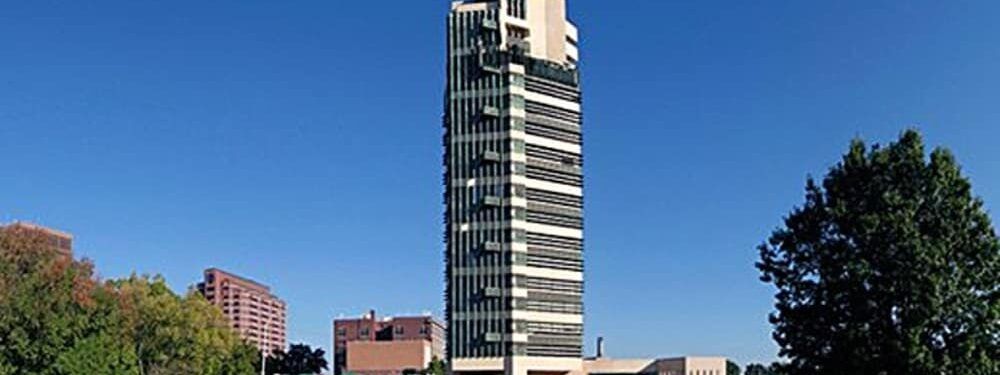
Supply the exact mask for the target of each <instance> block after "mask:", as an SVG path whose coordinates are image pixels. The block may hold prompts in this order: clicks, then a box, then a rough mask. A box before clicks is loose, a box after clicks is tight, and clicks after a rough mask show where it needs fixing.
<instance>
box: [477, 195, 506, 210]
mask: <svg viewBox="0 0 1000 375" xmlns="http://www.w3.org/2000/svg"><path fill="white" fill-rule="evenodd" d="M502 204H503V200H502V199H500V197H497V196H493V195H487V196H484V197H482V198H480V200H479V208H481V209H485V208H496V207H500V205H502Z"/></svg>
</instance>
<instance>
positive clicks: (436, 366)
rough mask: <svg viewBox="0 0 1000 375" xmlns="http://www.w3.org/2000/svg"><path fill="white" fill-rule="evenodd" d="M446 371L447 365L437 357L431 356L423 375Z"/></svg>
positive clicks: (441, 374) (438, 373)
mask: <svg viewBox="0 0 1000 375" xmlns="http://www.w3.org/2000/svg"><path fill="white" fill-rule="evenodd" d="M447 372H448V367H447V366H446V365H445V363H444V361H443V360H441V358H438V357H434V358H432V359H431V362H430V363H428V364H427V369H425V370H424V374H425V375H445V374H446V373H447Z"/></svg>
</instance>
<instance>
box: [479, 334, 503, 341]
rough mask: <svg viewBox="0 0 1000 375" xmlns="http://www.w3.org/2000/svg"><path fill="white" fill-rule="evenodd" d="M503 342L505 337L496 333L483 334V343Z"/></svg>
mask: <svg viewBox="0 0 1000 375" xmlns="http://www.w3.org/2000/svg"><path fill="white" fill-rule="evenodd" d="M501 340H503V335H501V334H499V333H496V332H487V333H485V334H483V342H488V343H496V342H500V341H501Z"/></svg>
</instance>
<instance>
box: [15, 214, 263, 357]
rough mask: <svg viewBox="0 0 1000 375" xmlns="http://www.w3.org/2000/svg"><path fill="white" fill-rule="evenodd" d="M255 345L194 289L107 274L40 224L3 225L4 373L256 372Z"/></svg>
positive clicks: (153, 280) (148, 279) (159, 279)
mask: <svg viewBox="0 0 1000 375" xmlns="http://www.w3.org/2000/svg"><path fill="white" fill-rule="evenodd" d="M255 353H256V350H254V349H253V348H252V347H250V346H249V345H247V344H246V343H244V342H243V341H242V340H241V339H239V337H238V336H237V335H236V333H235V332H233V330H232V329H230V328H229V325H228V323H227V322H226V320H225V318H224V317H223V316H222V313H221V311H219V310H218V308H216V307H214V306H212V305H210V304H209V303H208V302H207V301H205V300H204V298H202V297H201V296H200V295H198V294H196V293H189V294H188V295H187V296H184V297H180V296H178V295H176V294H174V293H173V292H171V291H170V289H169V288H168V287H167V285H166V283H165V282H164V281H163V280H162V279H161V278H154V279H150V278H146V277H137V276H133V277H131V278H128V279H125V280H120V281H109V282H104V283H102V282H99V281H98V280H97V278H96V277H95V276H94V272H93V267H92V266H91V264H90V263H89V262H81V261H75V260H73V259H71V258H69V257H66V256H61V255H58V254H56V253H55V252H54V251H52V249H51V247H50V246H49V245H48V244H47V242H46V239H45V238H44V237H43V236H42V235H41V234H40V233H38V232H36V231H32V230H27V229H22V228H17V227H8V228H3V229H0V375H21V374H42V375H78V374H79V375H84V374H87V375H94V374H96V375H103V374H108V375H112V374H114V375H123V374H124V375H158V374H170V375H177V374H180V375H185V374H190V375H250V374H254V372H255V370H254V366H255V363H256V362H255V361H256V360H255V359H254V358H255V357H256V354H255Z"/></svg>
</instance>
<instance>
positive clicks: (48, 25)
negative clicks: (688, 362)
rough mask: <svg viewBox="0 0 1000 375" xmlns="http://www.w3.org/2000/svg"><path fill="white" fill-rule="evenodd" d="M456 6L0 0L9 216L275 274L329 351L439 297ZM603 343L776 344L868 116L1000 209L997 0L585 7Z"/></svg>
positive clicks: (758, 348) (121, 261) (125, 259)
mask: <svg viewBox="0 0 1000 375" xmlns="http://www.w3.org/2000/svg"><path fill="white" fill-rule="evenodd" d="M447 10H448V2H447V1H444V0H440V1H401V0H400V1H343V0H327V1H316V0H302V1H211V2H206V1H101V2H88V1H51V0H35V1H6V2H3V3H0V160H2V161H3V166H4V172H3V173H2V177H0V220H3V221H9V220H12V219H22V220H31V221H37V222H39V223H42V224H45V225H49V226H53V227H56V228H60V229H64V230H67V231H70V232H73V233H74V234H76V236H77V238H78V241H77V252H78V253H79V254H80V255H82V256H86V257H90V258H93V259H94V260H95V262H96V263H97V266H98V268H99V271H100V273H101V274H102V275H103V276H105V277H119V276H124V275H128V274H129V273H131V272H133V271H136V272H140V273H160V274H163V275H164V276H166V277H167V278H168V280H169V281H170V283H171V285H172V286H174V287H175V288H176V289H178V290H184V289H185V288H186V287H187V286H188V285H190V284H191V283H194V282H196V281H197V280H198V278H199V277H200V273H201V270H202V269H204V268H205V267H209V266H218V267H222V268H225V269H229V270H232V271H235V272H238V273H241V274H243V275H247V276H249V277H252V278H254V279H258V280H260V281H263V282H265V283H268V284H270V285H272V286H273V288H274V290H275V292H276V293H277V294H279V295H281V296H282V297H284V298H285V299H286V300H287V301H288V302H289V304H290V316H291V321H290V328H289V330H290V332H289V333H290V337H291V339H292V340H295V341H306V342H308V343H312V344H315V345H321V346H323V347H327V348H328V347H329V340H330V335H329V331H330V320H331V318H333V317H335V316H338V315H352V316H353V315H358V314H360V313H362V312H363V311H365V310H367V309H368V308H372V307H374V308H377V309H379V310H380V311H382V312H385V313H395V314H398V313H420V312H422V311H425V310H429V311H433V312H434V313H435V314H438V315H440V312H441V305H442V268H443V266H442V259H441V254H442V244H441V233H442V227H441V212H442V206H441V192H442V188H441V163H440V154H441V140H440V136H441V128H440V118H441V107H442V103H441V100H442V87H443V84H444V82H443V72H444V66H443V57H444V50H443V47H444V34H443V33H444V17H445V14H446V12H447ZM571 13H572V16H573V18H574V19H575V20H576V22H577V23H578V24H579V25H580V28H581V31H582V35H583V42H582V49H583V52H584V57H583V60H584V65H583V69H584V74H585V76H584V81H585V82H584V83H585V90H586V95H585V107H586V108H585V111H586V125H585V126H586V153H587V163H588V164H587V166H586V172H587V186H586V192H587V231H586V234H587V241H588V242H587V245H588V246H587V250H586V251H587V258H586V259H587V275H586V277H587V283H588V284H587V296H586V303H587V306H586V313H587V316H586V321H587V335H588V339H587V342H588V350H589V349H590V348H592V345H590V343H591V342H592V340H593V339H594V338H595V337H596V336H598V335H603V336H605V337H607V339H608V345H609V346H608V350H609V353H610V354H611V355H613V356H617V357H633V356H666V355H678V354H725V355H730V356H732V357H734V358H736V359H737V360H739V361H741V362H746V361H751V360H753V361H769V360H772V359H773V358H774V355H775V347H774V344H772V342H771V340H770V334H769V326H768V324H767V322H766V315H767V313H768V312H769V311H770V306H771V295H772V293H771V290H770V289H769V288H768V287H767V286H765V285H762V284H760V283H759V282H758V280H757V273H756V271H755V270H754V268H753V262H754V261H755V258H756V251H755V249H754V247H755V245H757V244H758V243H759V242H761V241H762V240H763V239H764V238H765V237H766V236H767V234H768V233H769V231H770V230H771V229H773V228H774V227H775V226H777V225H778V224H779V223H780V219H781V217H782V215H784V214H785V213H786V212H788V210H789V209H790V208H791V207H792V206H793V205H795V204H798V203H799V202H801V201H802V187H803V184H804V180H805V178H806V176H807V175H808V174H814V175H819V174H822V173H823V172H824V171H825V170H826V168H828V167H829V166H831V165H832V164H833V163H835V162H836V161H837V159H838V157H839V155H840V154H841V153H842V152H843V150H845V149H846V146H847V144H848V141H849V140H850V139H851V138H852V137H854V136H863V137H865V138H867V139H869V140H875V141H883V142H884V141H888V140H891V139H892V138H893V137H894V136H896V135H897V134H898V133H899V132H900V131H901V130H902V129H904V128H906V127H908V126H917V127H919V128H920V129H922V130H923V131H924V132H925V133H926V136H927V140H928V143H930V144H932V145H946V146H948V147H950V148H952V149H953V150H954V151H955V152H956V153H957V155H958V156H959V158H960V160H961V161H962V162H963V164H964V166H965V171H966V172H967V173H968V174H969V175H970V176H971V177H972V178H973V181H974V184H975V187H976V191H977V193H978V194H980V195H982V196H983V197H984V198H985V199H986V201H987V204H988V205H990V206H991V207H995V205H996V204H997V202H1000V193H998V192H997V190H996V189H995V188H996V187H997V186H1000V165H998V163H1000V147H997V139H998V137H1000V102H998V99H1000V23H997V22H996V15H997V14H1000V3H998V2H996V1H966V2H943V1H930V0H918V1H907V2H900V1H882V0H864V1H832V2H830V1H827V2H815V1H774V2H767V3H766V4H764V3H760V2H743V1H731V2H723V1H659V0H658V1H653V0H638V1H633V2H631V4H630V5H628V6H623V5H622V2H619V1H580V0H576V1H572V2H571Z"/></svg>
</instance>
